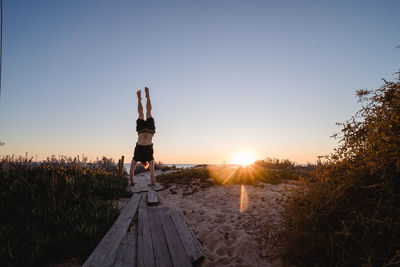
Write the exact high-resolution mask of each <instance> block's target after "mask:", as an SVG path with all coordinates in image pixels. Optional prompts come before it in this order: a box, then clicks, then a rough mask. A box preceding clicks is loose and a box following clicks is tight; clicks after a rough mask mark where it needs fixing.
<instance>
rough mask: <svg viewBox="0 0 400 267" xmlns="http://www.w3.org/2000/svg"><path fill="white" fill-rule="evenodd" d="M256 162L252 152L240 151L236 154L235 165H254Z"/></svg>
mask: <svg viewBox="0 0 400 267" xmlns="http://www.w3.org/2000/svg"><path fill="white" fill-rule="evenodd" d="M254 161H256V158H255V157H254V154H253V153H251V152H250V151H240V152H238V153H237V154H236V157H235V162H234V163H235V164H240V165H243V166H246V165H250V164H253V163H254Z"/></svg>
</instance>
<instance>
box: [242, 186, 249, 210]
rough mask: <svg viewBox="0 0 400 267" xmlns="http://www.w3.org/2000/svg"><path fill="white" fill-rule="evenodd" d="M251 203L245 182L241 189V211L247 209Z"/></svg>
mask: <svg viewBox="0 0 400 267" xmlns="http://www.w3.org/2000/svg"><path fill="white" fill-rule="evenodd" d="M248 205H249V197H248V196H247V190H246V187H245V186H244V184H242V189H241V190H240V212H244V211H246V210H247V206H248Z"/></svg>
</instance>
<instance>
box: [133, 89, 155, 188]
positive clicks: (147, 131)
mask: <svg viewBox="0 0 400 267" xmlns="http://www.w3.org/2000/svg"><path fill="white" fill-rule="evenodd" d="M144 90H145V93H146V99H147V101H146V120H144V113H143V106H142V93H141V91H140V90H138V91H137V98H138V113H139V118H138V119H137V120H136V131H137V132H138V141H137V143H136V147H135V152H134V154H133V158H132V162H131V169H130V172H129V179H130V182H131V185H134V184H135V182H134V179H133V178H134V172H135V168H136V165H137V164H138V163H139V162H140V163H141V164H142V165H143V166H144V168H145V169H147V168H148V167H150V184H149V185H150V186H152V185H154V183H155V177H154V157H153V153H154V150H153V136H154V134H155V132H156V127H155V124H154V118H153V117H152V115H151V102H150V94H149V88H147V87H145V88H144Z"/></svg>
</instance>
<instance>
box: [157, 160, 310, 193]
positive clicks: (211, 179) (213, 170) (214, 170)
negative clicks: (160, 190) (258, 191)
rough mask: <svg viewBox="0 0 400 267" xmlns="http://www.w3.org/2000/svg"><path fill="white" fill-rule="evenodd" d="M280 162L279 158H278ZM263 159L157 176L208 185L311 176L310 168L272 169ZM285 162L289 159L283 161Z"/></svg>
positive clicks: (174, 180) (277, 181) (184, 182)
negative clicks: (253, 162)
mask: <svg viewBox="0 0 400 267" xmlns="http://www.w3.org/2000/svg"><path fill="white" fill-rule="evenodd" d="M277 161H278V162H279V160H277ZM262 162H263V161H259V162H258V163H257V164H254V165H250V166H246V167H232V166H199V167H194V168H190V169H184V170H178V171H176V172H171V173H165V174H161V175H158V176H157V181H159V182H161V183H163V184H166V185H168V184H171V183H175V184H195V185H201V186H203V187H208V186H211V185H213V184H221V185H226V184H253V185H257V184H258V183H259V182H260V181H261V182H265V183H271V184H278V183H281V182H283V181H286V180H297V179H299V177H307V176H309V171H308V170H303V169H301V170H300V169H298V167H297V166H294V164H293V165H290V168H289V167H288V166H286V167H284V166H280V167H279V168H278V169H270V168H269V166H267V165H263V164H262ZM282 162H285V164H286V163H287V162H288V161H282Z"/></svg>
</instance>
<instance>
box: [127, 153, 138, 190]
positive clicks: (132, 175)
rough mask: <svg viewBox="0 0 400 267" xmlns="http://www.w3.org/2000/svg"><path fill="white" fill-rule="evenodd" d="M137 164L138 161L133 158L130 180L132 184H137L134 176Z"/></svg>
mask: <svg viewBox="0 0 400 267" xmlns="http://www.w3.org/2000/svg"><path fill="white" fill-rule="evenodd" d="M136 164H137V162H136V161H135V160H134V159H133V158H132V161H131V169H130V171H129V180H130V182H131V185H134V184H135V181H134V180H133V177H134V175H135V169H136Z"/></svg>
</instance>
